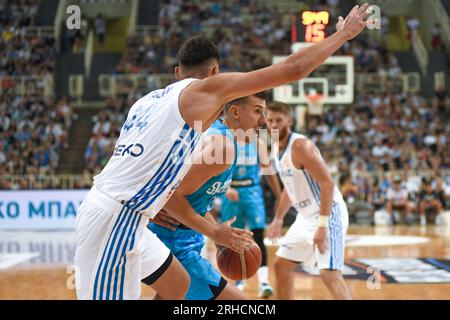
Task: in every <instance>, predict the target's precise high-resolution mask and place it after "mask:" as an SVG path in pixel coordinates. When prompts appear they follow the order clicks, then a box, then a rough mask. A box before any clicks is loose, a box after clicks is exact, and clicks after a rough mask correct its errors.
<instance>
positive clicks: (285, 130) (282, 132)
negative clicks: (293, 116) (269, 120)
mask: <svg viewBox="0 0 450 320" xmlns="http://www.w3.org/2000/svg"><path fill="white" fill-rule="evenodd" d="M287 135H288V127H287V126H286V127H284V128H282V129H280V134H279V139H280V140H283V139H284V138H286V136H287Z"/></svg>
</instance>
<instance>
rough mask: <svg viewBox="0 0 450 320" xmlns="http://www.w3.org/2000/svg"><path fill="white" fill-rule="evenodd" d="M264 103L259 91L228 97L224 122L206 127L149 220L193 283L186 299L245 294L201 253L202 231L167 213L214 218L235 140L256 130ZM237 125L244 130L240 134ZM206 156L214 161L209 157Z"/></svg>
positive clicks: (226, 183)
mask: <svg viewBox="0 0 450 320" xmlns="http://www.w3.org/2000/svg"><path fill="white" fill-rule="evenodd" d="M264 109H265V100H264V98H263V96H262V95H253V96H250V97H245V98H240V99H238V100H235V101H231V102H229V103H228V104H227V105H226V106H225V109H224V119H223V122H222V121H221V120H217V121H216V122H215V123H214V124H213V125H212V126H211V128H209V129H208V130H207V131H206V137H205V138H204V140H205V141H204V143H203V148H202V150H198V152H196V154H195V161H194V164H193V165H192V167H191V169H190V170H189V172H188V173H187V174H186V177H185V179H184V180H183V182H181V184H180V186H179V187H178V188H177V189H176V190H175V191H174V193H173V195H172V196H171V198H170V199H169V201H168V202H167V204H166V205H165V207H164V209H163V210H164V212H163V213H160V214H158V215H157V216H156V217H155V219H153V220H152V222H154V223H150V224H149V228H150V230H152V231H153V232H154V233H155V234H156V235H157V236H158V238H159V239H161V240H162V241H163V243H164V244H165V245H166V246H167V247H168V248H169V249H170V251H171V252H172V253H173V254H174V255H175V257H177V258H178V260H179V261H180V262H181V264H182V265H183V267H184V268H185V269H186V270H187V272H188V273H189V276H190V279H191V284H190V287H189V291H188V293H187V295H186V299H188V300H210V299H218V300H229V299H245V296H244V294H243V293H242V292H241V291H240V290H238V289H237V288H236V287H235V286H233V285H229V284H228V283H227V281H226V280H225V279H224V278H223V277H222V276H221V274H220V272H218V271H217V270H216V269H214V267H213V266H212V265H211V263H210V262H209V261H208V260H206V259H204V258H203V257H202V256H201V251H202V248H203V246H204V245H205V238H204V236H203V235H202V234H201V233H198V232H197V231H195V230H192V229H190V228H188V227H186V226H184V225H182V224H180V223H179V222H178V221H176V220H175V219H171V217H170V215H171V213H172V212H178V211H183V212H185V213H186V214H192V215H194V214H196V215H201V216H207V217H208V219H210V220H211V221H214V218H213V217H212V216H210V213H209V211H210V210H211V209H212V206H213V203H214V199H215V198H216V197H220V196H221V195H224V194H225V193H226V192H227V191H228V189H229V186H230V184H231V179H232V176H233V172H234V167H235V164H236V160H237V150H236V149H237V142H236V140H237V139H239V140H245V138H246V137H248V136H256V133H255V132H254V130H257V129H259V128H260V127H261V126H262V125H263V124H265V116H264ZM238 130H241V131H240V132H242V133H246V134H244V135H240V134H239V131H238ZM207 138H209V139H207ZM241 143H242V142H241ZM211 155H215V156H214V157H212V156H211ZM210 158H214V160H215V161H210V160H208V159H210ZM217 160H218V161H217ZM234 220H235V218H230V221H229V222H225V223H231V222H233V221H234ZM156 298H160V297H158V296H157V297H156Z"/></svg>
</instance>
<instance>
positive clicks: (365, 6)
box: [357, 3, 369, 15]
mask: <svg viewBox="0 0 450 320" xmlns="http://www.w3.org/2000/svg"><path fill="white" fill-rule="evenodd" d="M368 7H369V4H368V3H364V4H363V5H362V6H361V7H359V9H358V10H357V13H358V15H362V14H363V13H364V12H365V11H366V10H367V8H368Z"/></svg>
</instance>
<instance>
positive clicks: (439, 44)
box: [431, 22, 445, 51]
mask: <svg viewBox="0 0 450 320" xmlns="http://www.w3.org/2000/svg"><path fill="white" fill-rule="evenodd" d="M431 47H432V48H433V49H434V50H435V51H443V50H444V49H445V48H444V41H443V39H442V28H441V25H440V24H439V23H438V22H436V23H435V24H434V27H433V31H432V38H431Z"/></svg>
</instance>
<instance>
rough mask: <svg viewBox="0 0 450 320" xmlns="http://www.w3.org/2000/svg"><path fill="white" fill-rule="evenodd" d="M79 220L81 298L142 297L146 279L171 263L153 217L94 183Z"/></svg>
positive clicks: (77, 266)
mask: <svg viewBox="0 0 450 320" xmlns="http://www.w3.org/2000/svg"><path fill="white" fill-rule="evenodd" d="M75 223H76V227H75V228H76V241H77V249H76V252H75V271H76V287H77V296H78V299H89V300H91V299H94V300H98V299H100V300H102V299H104V300H116V299H138V298H139V297H140V294H141V280H142V279H145V278H147V277H148V276H150V275H152V274H153V273H155V271H158V272H159V274H160V273H161V269H160V268H163V267H166V268H167V261H169V258H171V254H170V251H169V249H168V248H167V247H166V246H165V245H164V244H163V243H162V242H161V241H160V240H159V239H158V238H157V237H156V235H155V234H154V233H152V232H151V231H150V230H149V229H147V224H148V218H147V217H145V216H143V215H141V214H138V213H135V212H134V211H133V210H132V209H129V208H127V207H125V206H123V205H122V204H121V203H119V202H117V201H115V200H113V199H111V198H109V197H108V196H106V195H105V194H104V193H102V192H100V191H99V190H98V189H97V188H96V187H95V186H94V187H92V189H91V191H90V192H89V193H88V194H87V196H86V198H85V199H84V201H83V203H82V204H81V206H80V208H79V209H78V213H77V216H76V222H75Z"/></svg>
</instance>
